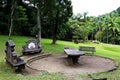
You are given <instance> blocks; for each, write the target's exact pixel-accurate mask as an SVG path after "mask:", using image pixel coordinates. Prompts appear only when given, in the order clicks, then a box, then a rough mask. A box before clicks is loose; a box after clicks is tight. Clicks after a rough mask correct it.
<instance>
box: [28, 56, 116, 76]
mask: <svg viewBox="0 0 120 80" xmlns="http://www.w3.org/2000/svg"><path fill="white" fill-rule="evenodd" d="M78 62H79V64H72V63H71V62H70V60H68V58H67V56H66V55H64V56H49V57H45V58H41V59H38V60H35V61H33V62H31V63H29V66H30V67H32V68H33V69H36V70H38V71H39V70H40V71H41V70H43V71H47V72H50V73H58V72H59V73H64V74H83V73H88V74H91V73H96V72H104V71H108V70H111V69H113V68H114V67H115V63H114V61H112V60H111V59H107V58H103V57H98V56H94V55H92V56H91V55H84V56H81V57H80V58H79V61H78ZM28 73H29V71H28ZM30 73H31V72H30Z"/></svg>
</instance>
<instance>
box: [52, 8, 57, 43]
mask: <svg viewBox="0 0 120 80" xmlns="http://www.w3.org/2000/svg"><path fill="white" fill-rule="evenodd" d="M58 15H59V10H58V11H57V13H56V19H55V25H54V29H53V40H52V44H56V41H57V30H58V26H59V25H58Z"/></svg>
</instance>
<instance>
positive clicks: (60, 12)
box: [0, 0, 120, 44]
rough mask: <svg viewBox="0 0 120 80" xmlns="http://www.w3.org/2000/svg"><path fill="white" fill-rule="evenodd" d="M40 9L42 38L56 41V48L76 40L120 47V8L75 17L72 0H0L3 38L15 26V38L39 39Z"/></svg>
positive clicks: (12, 30) (13, 29)
mask: <svg viewBox="0 0 120 80" xmlns="http://www.w3.org/2000/svg"><path fill="white" fill-rule="evenodd" d="M37 8H38V9H39V11H40V13H39V15H40V16H39V18H40V23H41V36H42V37H43V38H51V39H53V44H55V42H56V40H57V39H62V40H72V39H73V38H74V39H75V38H76V39H77V40H79V41H86V40H97V41H99V42H104V43H112V44H120V7H119V8H117V9H116V10H114V11H112V12H110V13H107V14H103V15H100V16H97V17H95V16H87V14H88V13H87V12H84V13H83V14H80V13H79V14H77V15H73V12H72V4H71V0H40V1H39V0H30V1H28V0H0V34H5V35H8V34H9V33H10V26H12V29H11V35H24V36H35V35H36V34H37V32H38V27H37V24H38V23H37V18H38V15H37ZM11 18H12V20H11ZM11 21H13V25H11Z"/></svg>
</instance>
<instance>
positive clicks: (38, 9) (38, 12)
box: [37, 5, 41, 44]
mask: <svg viewBox="0 0 120 80" xmlns="http://www.w3.org/2000/svg"><path fill="white" fill-rule="evenodd" d="M40 18H41V16H40V6H39V5H37V26H38V29H39V31H38V35H37V42H38V44H39V43H40V40H41V20H40Z"/></svg>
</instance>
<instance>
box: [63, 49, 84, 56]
mask: <svg viewBox="0 0 120 80" xmlns="http://www.w3.org/2000/svg"><path fill="white" fill-rule="evenodd" d="M64 52H65V53H66V54H67V55H73V56H74V55H84V52H82V51H79V50H78V49H64Z"/></svg>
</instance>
